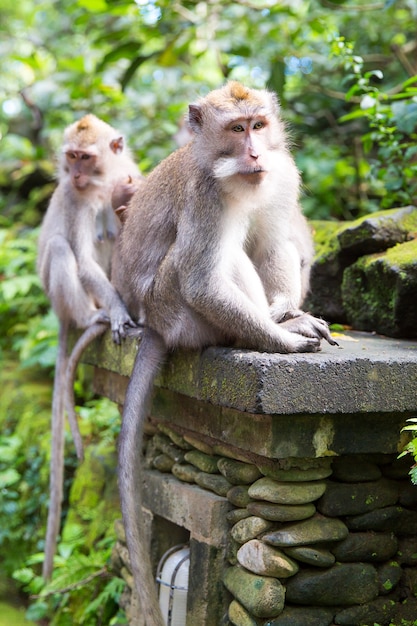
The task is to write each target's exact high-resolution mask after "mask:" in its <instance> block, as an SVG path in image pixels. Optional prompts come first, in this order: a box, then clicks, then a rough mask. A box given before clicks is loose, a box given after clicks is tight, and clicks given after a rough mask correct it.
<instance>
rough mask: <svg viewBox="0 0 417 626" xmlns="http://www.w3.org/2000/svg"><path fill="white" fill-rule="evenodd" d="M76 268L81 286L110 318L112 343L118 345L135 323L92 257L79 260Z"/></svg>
mask: <svg viewBox="0 0 417 626" xmlns="http://www.w3.org/2000/svg"><path fill="white" fill-rule="evenodd" d="M78 267H79V277H80V281H81V283H82V285H83V286H84V288H85V289H86V291H88V292H89V293H91V294H92V296H93V297H94V298H95V299H96V300H97V302H98V303H99V305H100V306H102V307H103V308H104V309H105V310H106V311H107V313H108V315H109V317H110V326H111V330H112V337H113V341H114V342H115V343H117V344H119V343H120V341H121V338H124V337H125V336H126V327H132V328H134V327H135V326H136V324H135V322H134V321H133V320H132V318H131V317H130V315H129V313H128V312H127V310H126V307H125V305H124V304H123V301H122V299H121V298H120V296H119V294H118V293H117V291H116V289H115V288H114V287H113V285H112V284H111V283H110V281H109V279H108V278H107V276H106V274H105V272H104V271H103V270H102V268H101V267H100V265H99V264H98V263H97V262H96V261H95V260H94V259H93V258H92V257H90V258H84V259H79V260H78Z"/></svg>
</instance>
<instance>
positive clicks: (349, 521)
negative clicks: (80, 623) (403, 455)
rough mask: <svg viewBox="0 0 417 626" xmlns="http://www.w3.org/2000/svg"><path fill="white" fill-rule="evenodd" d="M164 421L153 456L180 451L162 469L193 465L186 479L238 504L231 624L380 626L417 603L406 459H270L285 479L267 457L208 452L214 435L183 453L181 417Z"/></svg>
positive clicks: (153, 461)
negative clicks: (177, 423) (256, 460)
mask: <svg viewBox="0 0 417 626" xmlns="http://www.w3.org/2000/svg"><path fill="white" fill-rule="evenodd" d="M163 430H164V435H163V436H161V434H160V433H159V431H158V432H157V434H155V435H152V436H151V437H150V438H149V439H148V442H147V455H146V458H147V466H148V467H151V468H154V469H155V468H156V469H158V470H159V467H160V461H159V459H160V456H161V453H162V454H166V452H167V451H168V449H169V457H172V456H175V457H176V458H181V461H177V462H176V463H175V464H174V465H172V466H171V467H170V468H169V469H166V470H165V471H167V472H168V471H169V472H171V471H172V473H174V475H175V476H176V477H177V478H179V479H180V480H181V476H182V475H183V474H182V472H181V468H186V469H185V474H184V476H185V480H186V482H190V481H191V480H192V479H193V480H194V482H195V483H196V484H198V485H199V486H200V487H201V486H203V488H204V489H208V490H210V491H212V492H214V493H216V494H220V495H222V496H223V495H224V496H225V498H226V499H227V500H228V501H229V503H230V504H231V505H233V508H232V509H231V511H230V512H229V513H228V514H227V517H228V521H229V524H230V530H229V538H228V564H229V565H228V566H227V567H226V568H225V571H224V574H223V583H224V585H225V587H226V589H227V590H228V591H229V593H230V594H231V596H232V598H233V600H232V601H231V602H230V604H229V607H228V619H229V622H230V624H234V625H235V626H248V625H249V626H250V625H253V626H271V625H272V626H283V625H284V626H285V625H291V626H306V625H308V624H311V625H314V626H330V625H331V624H341V625H346V626H349V625H351V626H356V625H361V624H363V625H366V624H368V625H369V626H372V625H373V624H374V623H377V624H380V625H381V626H383V625H388V624H401V623H402V622H401V620H402V619H404V618H403V615H408V614H409V612H410V607H414V610H416V611H417V600H416V599H415V595H416V594H417V572H416V570H414V569H413V568H414V567H416V566H417V552H414V553H412V552H410V549H408V551H407V552H406V553H405V552H404V546H406V545H407V542H408V541H410V540H411V541H413V542H414V543H413V545H414V546H415V547H416V548H417V540H416V539H415V535H416V534H417V487H413V486H412V485H410V482H409V477H408V470H409V464H408V462H405V461H404V460H398V459H397V458H396V455H380V454H379V455H378V454H373V455H367V456H366V457H365V456H362V455H347V456H342V457H335V458H331V457H330V458H323V459H315V460H314V463H313V462H312V459H297V460H295V459H292V460H288V461H287V463H286V467H287V469H286V470H281V469H280V464H279V463H276V465H275V472H274V465H269V466H268V473H269V474H270V475H271V474H275V475H277V476H280V477H281V478H283V479H284V480H279V479H274V478H271V477H270V476H268V477H266V476H264V475H263V474H262V471H261V469H260V468H261V467H262V464H260V467H259V466H256V465H254V464H252V463H249V462H246V463H245V462H242V461H241V460H237V459H233V458H231V456H228V457H222V456H220V455H215V454H211V455H210V454H207V450H208V447H207V443H205V450H206V452H201V451H200V450H197V449H193V450H189V451H187V452H186V453H185V454H184V455H183V454H181V452H182V451H183V450H184V448H187V447H188V446H189V444H188V445H187V442H186V441H185V440H184V441H181V439H179V437H181V435H180V433H179V432H177V431H176V430H175V427H174V426H173V427H172V431H171V430H170V429H168V428H167V427H166V425H164V427H163ZM163 450H164V451H165V452H163ZM169 457H168V458H169ZM167 467H168V466H167ZM189 467H192V468H193V470H195V471H193V472H190V471H189ZM159 471H160V470H159ZM376 477H378V478H377V479H376V480H375V478H376ZM349 479H351V480H349ZM232 481H233V482H232ZM242 494H245V497H243V498H242ZM404 498H405V499H406V501H407V506H402V505H401V504H400V503H401V501H402V500H403V499H404ZM358 525H359V526H360V527H361V530H357V527H358ZM412 538H413V539H412ZM410 548H411V546H410ZM411 549H412V548H411ZM119 551H120V550H119ZM125 556H126V553H125ZM127 567H129V565H128V566H127ZM410 572H413V575H412V576H410ZM125 578H126V575H125ZM306 606H308V607H309V609H308V610H307V609H306ZM393 620H396V621H393Z"/></svg>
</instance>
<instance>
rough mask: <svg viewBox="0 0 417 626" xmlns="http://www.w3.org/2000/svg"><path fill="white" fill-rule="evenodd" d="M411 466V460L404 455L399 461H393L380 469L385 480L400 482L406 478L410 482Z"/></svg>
mask: <svg viewBox="0 0 417 626" xmlns="http://www.w3.org/2000/svg"><path fill="white" fill-rule="evenodd" d="M411 465H412V459H411V457H410V456H408V455H406V456H403V457H401V458H400V459H394V460H393V461H392V462H391V463H389V464H386V465H384V466H383V467H382V473H383V475H384V476H386V478H393V479H394V480H400V479H401V478H406V479H407V480H410V476H409V473H410V467H411Z"/></svg>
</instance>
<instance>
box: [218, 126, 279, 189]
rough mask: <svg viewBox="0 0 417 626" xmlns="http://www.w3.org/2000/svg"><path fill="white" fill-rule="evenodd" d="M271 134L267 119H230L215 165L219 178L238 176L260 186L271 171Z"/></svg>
mask: <svg viewBox="0 0 417 626" xmlns="http://www.w3.org/2000/svg"><path fill="white" fill-rule="evenodd" d="M270 132H271V131H270V128H269V121H268V118H267V116H263V115H258V116H256V117H255V116H253V117H252V116H251V117H243V116H242V117H239V118H235V119H232V120H229V121H228V122H227V123H226V124H225V126H224V127H223V134H222V137H221V140H220V141H219V149H218V157H217V158H216V159H215V162H214V168H213V170H214V175H215V176H216V178H229V177H234V178H235V179H237V180H239V179H240V180H241V181H244V182H245V183H248V184H250V185H259V184H260V183H261V182H262V181H263V180H264V179H265V177H266V175H267V173H268V171H269V170H270V151H271V148H270V141H269V134H270Z"/></svg>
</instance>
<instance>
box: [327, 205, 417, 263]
mask: <svg viewBox="0 0 417 626" xmlns="http://www.w3.org/2000/svg"><path fill="white" fill-rule="evenodd" d="M416 231H417V209H416V207H413V206H406V207H402V208H396V209H391V210H389V211H378V212H377V213H373V214H372V215H365V216H363V217H360V218H358V219H357V220H355V221H354V222H352V223H351V224H349V225H347V226H345V227H344V228H341V229H340V230H339V232H338V233H337V239H338V241H339V244H340V248H341V250H343V251H345V252H348V253H349V254H350V255H352V256H355V257H359V256H362V255H364V254H372V253H373V252H380V251H382V250H387V249H388V248H391V247H392V246H395V244H397V243H403V242H405V241H408V240H410V239H412V237H413V236H412V234H411V233H414V232H416Z"/></svg>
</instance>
